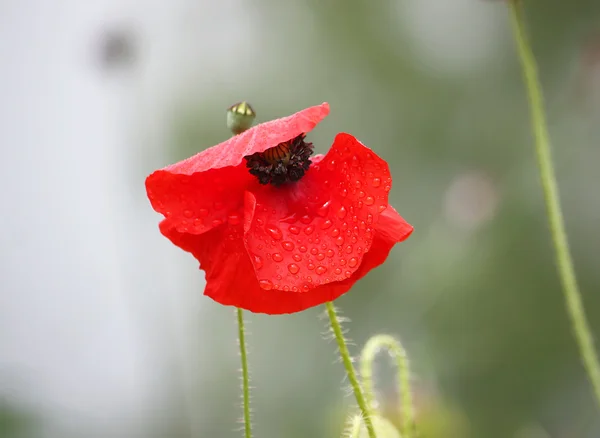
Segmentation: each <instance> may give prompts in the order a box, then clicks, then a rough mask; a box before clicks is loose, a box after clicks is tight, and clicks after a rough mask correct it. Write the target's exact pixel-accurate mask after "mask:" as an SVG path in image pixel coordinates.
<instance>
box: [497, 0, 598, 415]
mask: <svg viewBox="0 0 600 438" xmlns="http://www.w3.org/2000/svg"><path fill="white" fill-rule="evenodd" d="M508 3H509V8H510V18H511V22H512V27H513V33H514V38H515V40H516V43H517V50H518V52H519V57H520V59H521V66H522V68H523V76H524V80H525V84H526V88H527V92H528V96H529V104H530V111H531V124H532V129H533V134H534V137H535V150H536V155H537V161H538V166H539V170H540V178H541V182H542V188H543V191H544V197H545V200H546V210H547V215H548V221H549V223H550V232H551V234H552V240H553V242H554V250H555V253H556V264H557V266H558V273H559V276H560V280H561V283H562V288H563V292H564V297H565V301H566V307H567V310H568V313H569V317H570V318H571V323H572V326H573V332H574V334H575V338H576V340H577V343H578V345H579V352H580V354H581V359H582V361H583V364H584V366H585V368H586V371H587V373H588V376H589V379H590V382H591V384H592V387H593V390H594V394H595V396H596V400H597V402H598V404H599V405H600V363H599V362H598V356H597V354H596V351H595V349H594V342H593V339H592V334H591V330H590V327H589V324H588V322H587V319H586V316H585V311H584V307H583V303H582V300H581V294H580V292H579V289H578V287H577V280H576V278H575V271H574V269H573V261H572V259H571V255H570V252H569V244H568V241H567V234H566V232H565V225H564V221H563V216H562V212H561V208H560V201H559V195H558V186H557V183H556V176H555V174H554V168H553V165H552V155H551V152H550V141H549V135H548V128H547V124H546V115H545V112H544V99H543V95H542V91H541V86H540V81H539V78H538V73H537V66H536V61H535V57H534V55H533V52H532V50H531V46H530V44H529V40H528V37H527V34H526V32H525V24H524V18H523V11H522V7H521V1H520V0H509V2H508Z"/></svg>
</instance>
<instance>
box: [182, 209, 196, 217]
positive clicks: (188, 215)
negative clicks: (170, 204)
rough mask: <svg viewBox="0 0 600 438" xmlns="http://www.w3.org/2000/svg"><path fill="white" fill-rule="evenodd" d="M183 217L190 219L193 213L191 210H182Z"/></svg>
mask: <svg viewBox="0 0 600 438" xmlns="http://www.w3.org/2000/svg"><path fill="white" fill-rule="evenodd" d="M183 215H184V216H185V217H187V218H188V219H191V218H192V216H194V212H193V211H192V210H183Z"/></svg>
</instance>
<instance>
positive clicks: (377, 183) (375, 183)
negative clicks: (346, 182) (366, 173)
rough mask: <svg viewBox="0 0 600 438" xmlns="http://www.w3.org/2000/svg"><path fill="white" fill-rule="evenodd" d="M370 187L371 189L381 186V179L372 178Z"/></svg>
mask: <svg viewBox="0 0 600 438" xmlns="http://www.w3.org/2000/svg"><path fill="white" fill-rule="evenodd" d="M371 185H372V186H373V187H379V186H380V185H381V178H373V181H371Z"/></svg>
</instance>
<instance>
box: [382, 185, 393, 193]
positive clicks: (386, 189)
mask: <svg viewBox="0 0 600 438" xmlns="http://www.w3.org/2000/svg"><path fill="white" fill-rule="evenodd" d="M391 189H392V187H391V186H385V187H384V188H383V190H385V191H386V192H389V191H390V190H391Z"/></svg>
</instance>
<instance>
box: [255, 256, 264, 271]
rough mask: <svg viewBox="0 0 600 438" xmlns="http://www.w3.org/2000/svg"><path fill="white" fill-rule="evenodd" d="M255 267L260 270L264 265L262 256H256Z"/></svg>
mask: <svg viewBox="0 0 600 438" xmlns="http://www.w3.org/2000/svg"><path fill="white" fill-rule="evenodd" d="M254 267H255V268H256V269H257V270H258V269H260V268H262V267H263V260H262V258H261V257H260V256H257V255H255V256H254Z"/></svg>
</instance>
